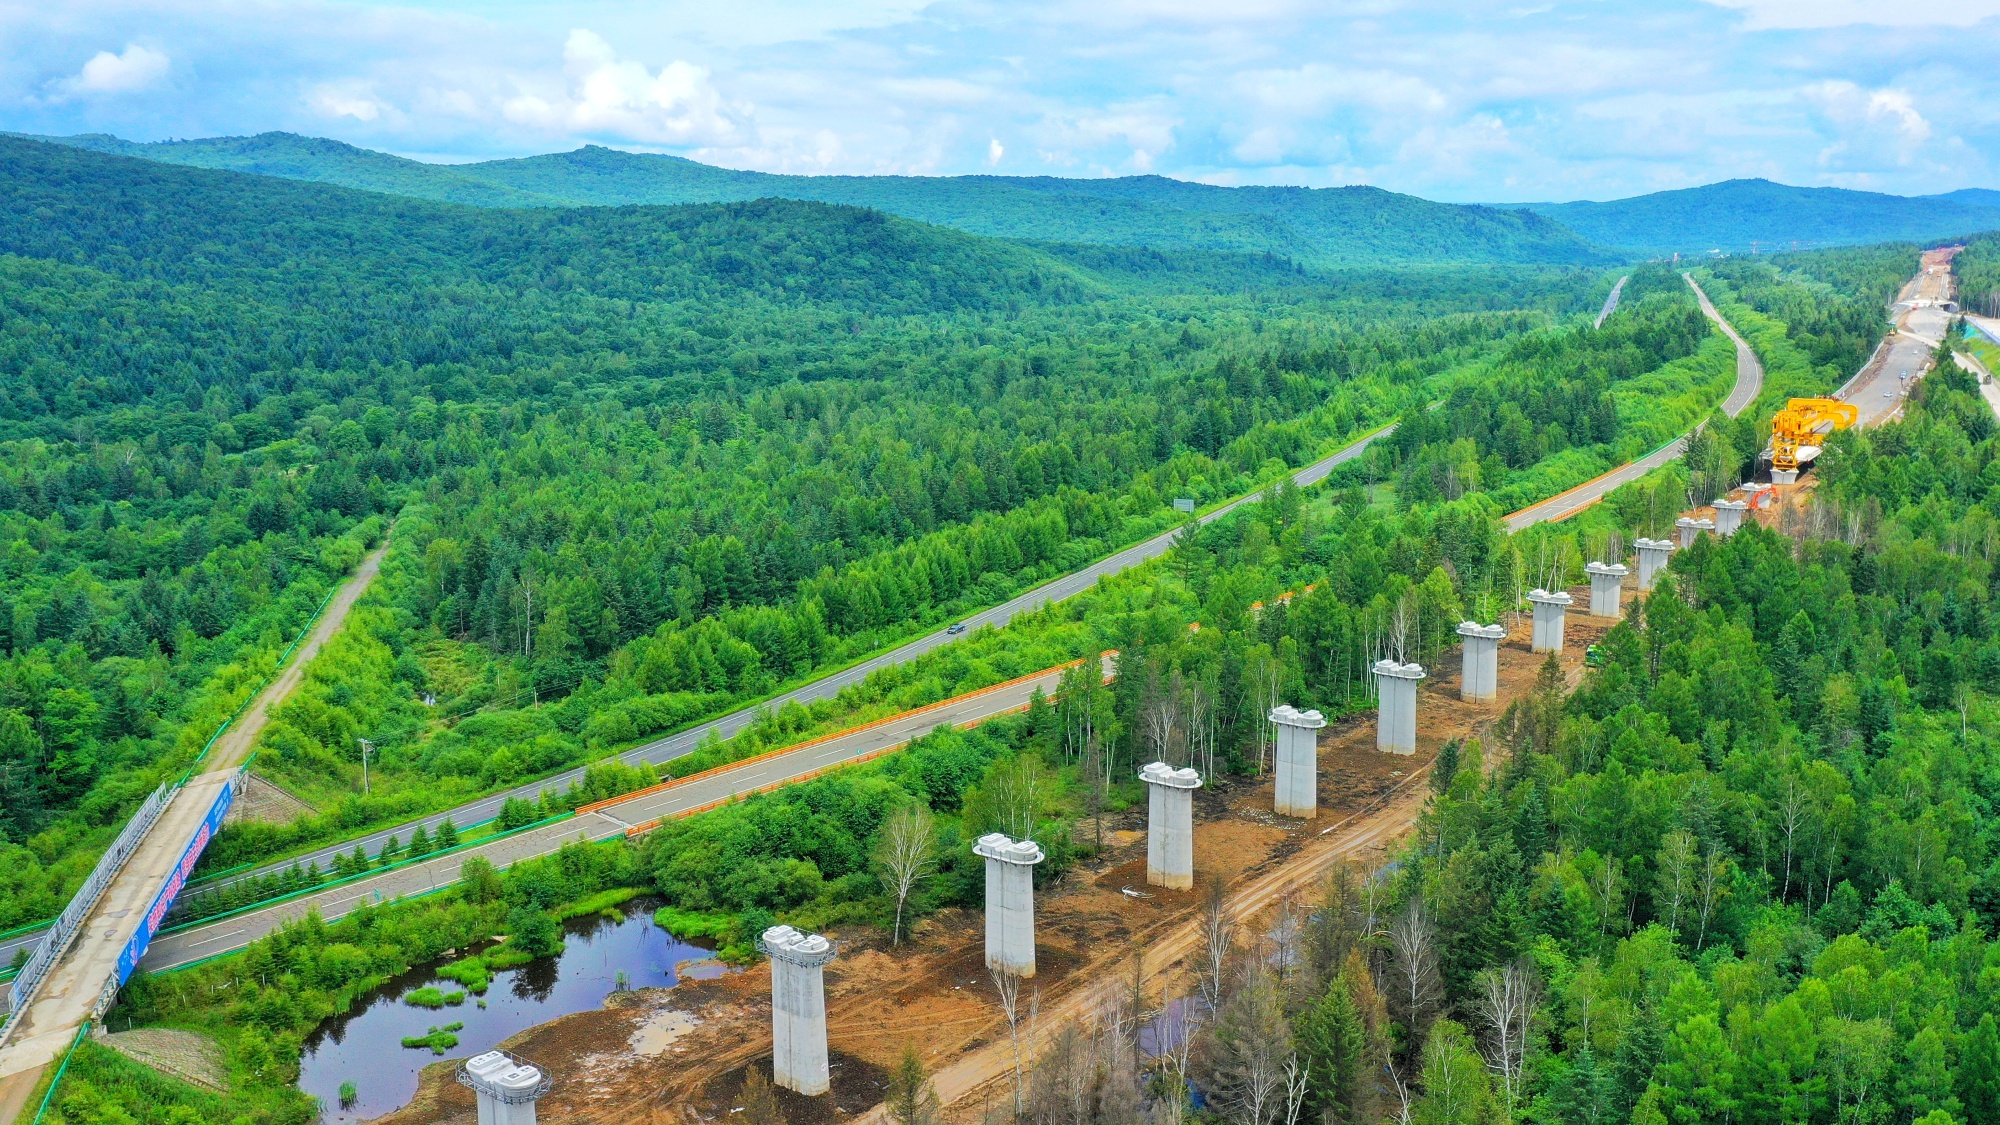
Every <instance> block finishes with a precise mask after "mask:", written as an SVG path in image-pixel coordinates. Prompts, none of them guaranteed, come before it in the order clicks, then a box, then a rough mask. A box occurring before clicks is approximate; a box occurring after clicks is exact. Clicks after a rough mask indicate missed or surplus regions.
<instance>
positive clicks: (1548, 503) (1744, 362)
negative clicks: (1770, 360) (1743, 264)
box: [1507, 273, 1764, 533]
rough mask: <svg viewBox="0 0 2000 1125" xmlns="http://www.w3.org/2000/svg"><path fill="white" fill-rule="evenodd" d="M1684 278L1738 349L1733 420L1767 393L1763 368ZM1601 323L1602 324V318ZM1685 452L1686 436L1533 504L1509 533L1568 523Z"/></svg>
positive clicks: (1728, 403)
mask: <svg viewBox="0 0 2000 1125" xmlns="http://www.w3.org/2000/svg"><path fill="white" fill-rule="evenodd" d="M1681 277H1682V278H1684V279H1686V281H1687V283H1688V288H1690V289H1693V290H1694V298H1695V300H1696V301H1697V302H1699V303H1700V304H1701V311H1702V315H1703V316H1706V317H1708V319H1709V320H1711V321H1713V322H1714V323H1715V326H1716V327H1717V328H1720V329H1722V332H1723V335H1725V336H1728V337H1729V339H1730V340H1731V342H1733V343H1734V344H1735V345H1736V385H1735V386H1734V387H1731V388H1730V390H1729V397H1727V398H1725V399H1723V400H1722V412H1723V413H1724V414H1727V415H1728V416H1729V417H1731V418H1734V417H1736V416H1737V415H1738V414H1741V413H1743V412H1744V411H1745V410H1748V409H1750V404H1751V403H1753V402H1756V401H1757V396H1758V394H1759V393H1761V392H1762V391H1763V390H1764V365H1763V364H1762V363H1760V362H1758V360H1757V353H1756V352H1754V351H1752V350H1751V349H1750V345H1749V343H1748V342H1746V341H1745V340H1744V339H1743V337H1742V336H1741V335H1738V334H1737V331H1736V329H1735V328H1734V327H1732V326H1731V325H1730V323H1729V322H1728V321H1727V320H1724V319H1723V318H1722V314H1721V313H1719V312H1717V311H1716V309H1715V305H1714V304H1713V303H1712V302H1710V301H1709V299H1708V294H1706V293H1704V292H1702V291H1701V286H1699V285H1696V284H1695V281H1694V275H1693V274H1687V273H1684V274H1682V275H1681ZM1612 295H1613V296H1614V297H1615V296H1616V295H1617V292H1616V290H1614V291H1613V293H1612ZM1607 312H1608V309H1607ZM1599 319H1600V322H1601V321H1602V318H1599ZM1686 450H1687V435H1685V434H1683V435H1681V436H1680V437H1677V438H1675V439H1674V440H1672V441H1670V442H1668V443H1667V444H1665V445H1663V446H1661V447H1660V448H1658V449H1655V450H1654V451H1652V452H1651V453H1648V454H1646V455H1645V456H1644V457H1641V458H1639V459H1638V460H1637V461H1628V462H1626V463H1625V464H1623V465H1620V466H1618V467H1617V468H1615V469H1613V470H1611V471H1610V472H1608V473H1606V474H1604V475H1603V476H1601V477H1597V478H1595V479H1592V480H1587V481H1585V482H1583V483H1582V484H1580V485H1577V486H1576V487H1575V488H1572V489H1570V490H1569V491H1567V492H1559V493H1557V494H1555V495H1554V496H1551V497H1549V498H1548V499H1547V500H1544V501H1542V502H1541V503H1539V504H1531V505H1529V506H1528V507H1526V508H1523V509H1521V510H1520V511H1518V512H1515V513H1514V514H1513V515H1511V516H1508V517H1507V530H1508V531H1509V532H1510V533H1512V532H1518V531H1524V530H1526V529H1528V528H1530V527H1533V526H1534V525H1536V524H1538V523H1546V522H1548V521H1550V520H1560V519H1567V518H1568V517H1570V516H1573V515H1575V514H1576V513H1578V512H1580V511H1582V510H1583V509H1585V508H1588V507H1590V506H1591V505H1592V504H1595V503H1597V502H1598V501H1599V500H1602V499H1604V498H1605V497H1606V496H1608V495H1610V494H1611V492H1612V491H1613V490H1614V489H1617V488H1618V487H1620V486H1622V485H1627V484H1630V483H1632V482H1633V481H1635V480H1638V479H1639V478H1640V477H1643V476H1645V475H1646V474H1647V473H1650V472H1652V471H1653V470H1654V469H1657V468H1659V467H1660V466H1662V465H1664V464H1666V463H1668V462H1669V461H1673V460H1676V459H1678V458H1679V457H1680V455H1681V454H1682V453H1683V452H1685V451H1686Z"/></svg>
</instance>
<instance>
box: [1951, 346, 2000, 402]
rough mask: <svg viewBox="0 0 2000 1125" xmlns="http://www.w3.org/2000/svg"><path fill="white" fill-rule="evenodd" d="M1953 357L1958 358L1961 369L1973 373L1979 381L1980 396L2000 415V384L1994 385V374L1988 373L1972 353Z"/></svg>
mask: <svg viewBox="0 0 2000 1125" xmlns="http://www.w3.org/2000/svg"><path fill="white" fill-rule="evenodd" d="M1952 355H1954V356H1956V357H1957V359H1958V365H1959V366H1960V367H1963V368H1965V369H1966V370H1967V371H1969V372H1971V373H1972V375H1973V377H1974V378H1976V379H1978V380H1979V396H1980V397H1981V398H1983V399H1985V400H1986V405H1988V406H1990V407H1992V408H1993V413H1994V414H1996V415H2000V384H1996V383H1994V381H1993V373H1992V372H1991V371H1988V370H1987V369H1986V365H1985V364H1983V363H1981V362H1979V357H1978V356H1976V355H1973V354H1972V353H1971V352H1953V353H1952Z"/></svg>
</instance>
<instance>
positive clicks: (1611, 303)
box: [1591, 273, 1632, 328]
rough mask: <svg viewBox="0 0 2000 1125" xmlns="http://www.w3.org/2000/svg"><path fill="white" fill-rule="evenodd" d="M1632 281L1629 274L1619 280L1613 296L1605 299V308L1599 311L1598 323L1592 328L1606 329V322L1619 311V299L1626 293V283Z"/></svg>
mask: <svg viewBox="0 0 2000 1125" xmlns="http://www.w3.org/2000/svg"><path fill="white" fill-rule="evenodd" d="M1630 280H1632V275H1631V274H1629V273H1628V274H1626V275H1625V276H1624V277H1621V278H1619V279H1618V284H1616V285H1613V286H1612V287H1611V295H1610V296H1608V297H1606V298H1604V307H1603V308H1601V309H1599V310H1597V321H1596V323H1594V324H1592V325H1591V327H1592V328H1602V327H1604V322H1605V321H1607V320H1609V319H1611V314H1612V313H1615V312H1617V311H1618V298H1619V297H1620V296H1621V295H1622V294H1623V293H1624V292H1625V283H1626V282H1628V281H1630Z"/></svg>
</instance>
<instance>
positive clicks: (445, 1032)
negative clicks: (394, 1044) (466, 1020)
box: [403, 993, 465, 1055]
mask: <svg viewBox="0 0 2000 1125" xmlns="http://www.w3.org/2000/svg"><path fill="white" fill-rule="evenodd" d="M460 995H463V993H461V994H460ZM464 1030H465V1025H464V1024H463V1023H448V1024H445V1025H444V1026H443V1027H433V1028H431V1029H430V1030H429V1031H428V1032H426V1033H424V1034H422V1035H405V1036H403V1046H405V1047H411V1048H422V1047H429V1048H430V1049H431V1053H432V1054H434V1055H442V1054H444V1053H445V1052H446V1051H449V1050H451V1049H452V1048H453V1047H456V1046H458V1035H457V1033H458V1032H460V1031H464Z"/></svg>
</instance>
